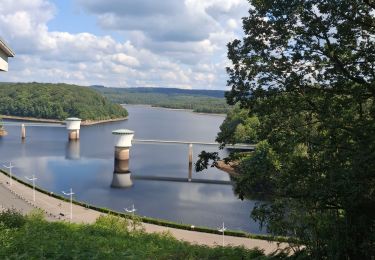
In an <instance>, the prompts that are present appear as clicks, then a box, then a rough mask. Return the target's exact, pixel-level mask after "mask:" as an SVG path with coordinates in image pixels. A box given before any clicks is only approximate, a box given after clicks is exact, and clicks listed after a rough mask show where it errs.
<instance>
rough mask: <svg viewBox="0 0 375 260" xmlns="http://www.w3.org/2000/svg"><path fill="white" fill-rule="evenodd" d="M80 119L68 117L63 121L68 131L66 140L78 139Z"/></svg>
mask: <svg viewBox="0 0 375 260" xmlns="http://www.w3.org/2000/svg"><path fill="white" fill-rule="evenodd" d="M81 121H82V120H81V119H79V118H76V117H69V118H67V119H66V120H65V124H66V129H67V130H68V131H69V134H68V138H69V141H71V140H78V139H79V130H80V129H81Z"/></svg>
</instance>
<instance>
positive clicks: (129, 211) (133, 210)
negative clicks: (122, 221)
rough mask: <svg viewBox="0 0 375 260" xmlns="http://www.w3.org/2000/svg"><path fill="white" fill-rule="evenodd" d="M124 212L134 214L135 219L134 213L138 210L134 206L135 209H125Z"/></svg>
mask: <svg viewBox="0 0 375 260" xmlns="http://www.w3.org/2000/svg"><path fill="white" fill-rule="evenodd" d="M124 210H125V211H126V212H128V213H132V214H133V217H134V212H136V211H137V210H136V208H134V204H133V207H132V208H131V209H128V208H124Z"/></svg>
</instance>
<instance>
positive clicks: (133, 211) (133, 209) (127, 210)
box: [124, 204, 137, 231]
mask: <svg viewBox="0 0 375 260" xmlns="http://www.w3.org/2000/svg"><path fill="white" fill-rule="evenodd" d="M124 210H125V211H126V212H127V213H132V220H133V231H134V230H135V223H134V213H135V212H136V211H137V209H136V208H134V204H133V206H132V208H131V209H128V208H124Z"/></svg>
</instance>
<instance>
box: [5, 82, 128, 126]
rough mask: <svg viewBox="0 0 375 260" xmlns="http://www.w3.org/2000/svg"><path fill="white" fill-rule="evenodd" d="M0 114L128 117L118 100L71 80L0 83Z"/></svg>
mask: <svg viewBox="0 0 375 260" xmlns="http://www.w3.org/2000/svg"><path fill="white" fill-rule="evenodd" d="M0 114H2V115H12V116H21V117H35V118H46V119H60V120H62V119H65V118H67V117H79V118H82V119H83V120H106V119H112V118H120V117H126V116H127V115H128V113H127V111H126V110H125V109H124V108H123V107H121V106H120V105H118V104H113V103H111V102H110V101H109V100H108V99H107V98H106V97H103V96H102V95H100V94H98V93H97V92H95V91H93V90H92V89H90V88H87V87H80V86H75V85H68V84H48V83H47V84H45V83H35V82H34V83H1V84H0Z"/></svg>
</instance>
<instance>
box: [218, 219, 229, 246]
mask: <svg viewBox="0 0 375 260" xmlns="http://www.w3.org/2000/svg"><path fill="white" fill-rule="evenodd" d="M225 230H227V228H226V227H225V226H224V222H223V227H222V228H220V229H218V231H219V232H223V246H224V232H225Z"/></svg>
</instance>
